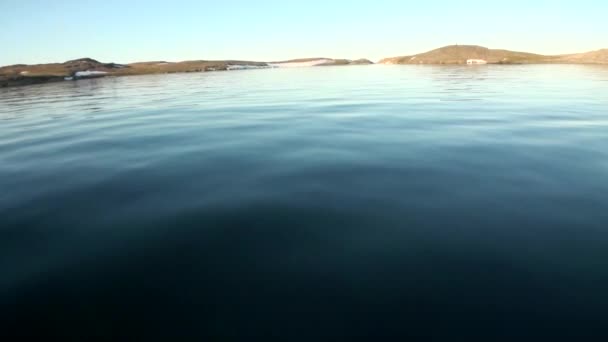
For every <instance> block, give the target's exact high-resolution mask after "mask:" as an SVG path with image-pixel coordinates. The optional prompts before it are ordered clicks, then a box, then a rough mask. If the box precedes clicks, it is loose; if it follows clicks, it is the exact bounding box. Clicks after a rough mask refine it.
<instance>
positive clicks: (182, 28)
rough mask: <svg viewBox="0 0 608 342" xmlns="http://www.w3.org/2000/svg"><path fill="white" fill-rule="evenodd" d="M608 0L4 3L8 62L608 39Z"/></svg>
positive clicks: (248, 56) (345, 53) (1, 54)
mask: <svg viewBox="0 0 608 342" xmlns="http://www.w3.org/2000/svg"><path fill="white" fill-rule="evenodd" d="M607 17H608V1H606V0H578V1H561V0H551V1H549V0H547V1H544V0H541V1H534V0H529V1H523V0H509V1H487V0H486V1H478V0H468V1H452V0H450V1H446V0H434V1H428V0H418V1H403V0H375V1H359V0H351V1H332V0H324V1H319V0H298V1H291V0H281V1H277V0H267V1H266V0H256V1H251V0H229V1H223V0H214V1H207V0H170V1H168V0H162V1H160V0H147V1H124V0H120V1H119V0H95V1H88V0H0V65H7V64H16V63H28V64H29V63H42V62H63V61H65V60H68V59H75V58H80V57H92V58H95V59H98V60H101V61H103V62H118V63H128V62H135V61H149V60H167V61H181V60H190V59H245V60H258V61H273V60H283V59H291V58H299V57H333V58H350V59H355V58H369V59H372V60H378V59H380V58H383V57H392V56H398V55H408V54H415V53H420V52H425V51H427V50H431V49H434V48H438V47H441V46H444V45H451V44H463V45H464V44H475V45H483V46H487V47H490V48H504V49H509V50H520V51H529V52H537V53H545V54H560V53H571V52H585V51H590V50H597V49H600V48H608V19H607Z"/></svg>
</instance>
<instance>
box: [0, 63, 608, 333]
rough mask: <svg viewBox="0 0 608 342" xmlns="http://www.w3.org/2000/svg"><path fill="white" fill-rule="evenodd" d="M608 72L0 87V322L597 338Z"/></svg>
mask: <svg viewBox="0 0 608 342" xmlns="http://www.w3.org/2000/svg"><path fill="white" fill-rule="evenodd" d="M606 79H608V69H607V68H605V67H599V66H598V67H595V66H557V65H556V66H552V65H547V66H480V67H458V66H450V67H448V66H369V67H367V66H362V67H342V68H340V67H327V68H311V69H278V70H253V71H242V72H218V73H202V74H182V75H180V74H172V75H151V76H140V77H122V78H106V79H96V80H83V81H78V82H65V83H58V84H49V85H40V86H31V87H24V88H8V89H0V189H1V191H0V274H1V275H2V276H1V277H0V307H2V313H1V314H0V319H2V322H3V323H4V324H5V325H4V326H5V327H7V328H6V329H4V331H6V332H7V333H14V332H17V331H22V332H23V331H27V332H28V333H29V334H34V335H46V336H52V337H63V338H68V339H69V338H71V339H77V340H86V339H89V337H91V336H97V337H100V336H101V337H114V338H116V337H122V336H132V335H133V334H137V335H139V336H142V337H144V338H147V339H150V338H156V339H171V338H173V337H175V336H179V337H198V338H199V339H205V338H206V337H210V338H212V339H219V340H225V339H237V338H239V339H240V338H243V337H248V338H255V337H280V338H282V339H286V340H307V341H310V340H317V339H319V338H321V337H324V338H332V339H334V340H335V339H344V338H345V337H354V336H378V335H384V336H387V337H396V336H413V337H427V338H428V337H436V338H441V337H443V339H446V337H448V338H453V337H455V336H460V335H467V336H469V337H481V336H483V337H486V338H489V339H493V340H494V339H497V338H507V339H510V340H513V339H521V338H526V337H545V336H546V337H548V338H550V337H565V336H567V337H570V338H573V339H576V338H579V339H580V338H585V337H587V338H589V337H594V338H597V337H598V336H601V335H602V334H605V331H604V330H603V324H604V323H605V318H606V317H608V316H607V315H608V297H607V296H606V295H605V289H606V288H607V286H608V231H607V229H606V227H607V226H608V225H607V222H608V178H607V177H608V176H607V175H608V111H607V110H606V109H607V108H608V96H606V94H608V83H606V82H605V81H606ZM541 339H542V338H541Z"/></svg>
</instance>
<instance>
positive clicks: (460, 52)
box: [380, 45, 556, 64]
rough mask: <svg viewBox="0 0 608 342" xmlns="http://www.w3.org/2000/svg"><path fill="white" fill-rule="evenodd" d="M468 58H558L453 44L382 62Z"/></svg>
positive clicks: (456, 61) (535, 60)
mask: <svg viewBox="0 0 608 342" xmlns="http://www.w3.org/2000/svg"><path fill="white" fill-rule="evenodd" d="M468 59H481V60H485V61H487V62H488V63H489V64H528V63H550V62H552V61H553V60H555V59H556V57H552V56H543V55H537V54H533V53H526V52H516V51H508V50H492V49H488V48H486V47H482V46H476V45H451V46H446V47H442V48H439V49H436V50H432V51H429V52H425V53H421V54H418V55H412V56H402V57H393V58H386V59H383V60H382V61H380V63H381V64H466V63H467V60H468Z"/></svg>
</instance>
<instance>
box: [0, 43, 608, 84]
mask: <svg viewBox="0 0 608 342" xmlns="http://www.w3.org/2000/svg"><path fill="white" fill-rule="evenodd" d="M369 64H374V63H373V62H371V61H370V60H367V59H358V60H348V59H332V58H305V59H295V60H288V61H280V62H252V61H238V60H225V61H205V60H200V61H185V62H165V61H153V62H140V63H131V64H116V63H101V62H99V61H96V60H94V59H91V58H82V59H77V60H72V61H68V62H65V63H51V64H37V65H24V64H19V65H11V66H5V67H0V88H5V87H15V86H25V85H34V84H44V83H52V82H61V81H72V80H77V79H85V78H98V77H105V76H130V75H150V74H172V73H190V72H209V71H226V70H242V69H269V68H285V67H319V66H348V65H369ZM379 64H398V65H401V64H408V65H466V64H501V65H517V64H593V65H608V49H604V50H597V51H592V52H587V53H580V54H570V55H557V56H548V55H540V54H533V53H527V52H516V51H509V50H494V49H488V48H485V47H482V46H476V45H452V46H446V47H442V48H439V49H436V50H432V51H429V52H425V53H422V54H418V55H410V56H400V57H391V58H385V59H382V60H381V61H380V62H379Z"/></svg>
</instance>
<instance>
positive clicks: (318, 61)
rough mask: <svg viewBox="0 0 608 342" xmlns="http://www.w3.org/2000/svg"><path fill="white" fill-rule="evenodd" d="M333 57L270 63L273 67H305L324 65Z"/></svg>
mask: <svg viewBox="0 0 608 342" xmlns="http://www.w3.org/2000/svg"><path fill="white" fill-rule="evenodd" d="M331 62H332V60H331V59H315V60H312V61H307V62H287V63H270V64H269V65H270V66H271V67H273V68H305V67H312V66H316V65H322V64H327V63H331Z"/></svg>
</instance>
